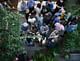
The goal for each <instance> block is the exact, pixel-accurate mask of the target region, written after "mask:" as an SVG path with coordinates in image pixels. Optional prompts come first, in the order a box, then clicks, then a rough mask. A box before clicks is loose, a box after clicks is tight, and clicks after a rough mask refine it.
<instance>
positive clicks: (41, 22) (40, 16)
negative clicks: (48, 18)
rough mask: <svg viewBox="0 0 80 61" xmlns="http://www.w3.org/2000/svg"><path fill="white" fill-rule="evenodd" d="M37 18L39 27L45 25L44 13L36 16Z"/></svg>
mask: <svg viewBox="0 0 80 61" xmlns="http://www.w3.org/2000/svg"><path fill="white" fill-rule="evenodd" d="M36 18H37V28H38V29H40V27H41V26H42V25H43V16H42V14H39V15H37V16H36Z"/></svg>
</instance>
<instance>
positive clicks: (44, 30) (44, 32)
mask: <svg viewBox="0 0 80 61" xmlns="http://www.w3.org/2000/svg"><path fill="white" fill-rule="evenodd" d="M40 33H41V35H43V37H47V36H48V33H49V27H48V25H46V24H45V23H44V24H43V25H42V26H41V27H40Z"/></svg>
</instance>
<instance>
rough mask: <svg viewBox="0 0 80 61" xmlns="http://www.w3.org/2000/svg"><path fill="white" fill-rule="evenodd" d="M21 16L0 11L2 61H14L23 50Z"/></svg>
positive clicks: (4, 10) (0, 55)
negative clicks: (20, 27)
mask: <svg viewBox="0 0 80 61" xmlns="http://www.w3.org/2000/svg"><path fill="white" fill-rule="evenodd" d="M19 25H20V24H19V15H18V14H17V13H13V12H10V11H7V10H6V9H0V60H2V61H12V59H13V58H14V57H15V55H16V54H17V53H18V52H19V51H21V50H23V47H22V45H21V42H20V39H19V35H20V31H19Z"/></svg>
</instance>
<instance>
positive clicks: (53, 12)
mask: <svg viewBox="0 0 80 61" xmlns="http://www.w3.org/2000/svg"><path fill="white" fill-rule="evenodd" d="M3 5H4V6H6V3H5V4H1V3H0V8H3ZM17 11H18V12H19V13H20V14H22V15H24V18H25V19H26V21H24V20H23V21H24V22H23V23H22V24H21V35H20V36H26V42H25V44H27V46H35V44H38V46H46V47H53V46H54V45H55V44H56V43H57V42H58V41H59V40H61V39H62V38H63V36H64V34H65V32H74V31H75V30H76V29H77V26H78V24H77V17H76V16H72V15H71V13H67V12H66V10H65V7H64V0H54V1H52V0H47V1H34V0H27V1H26V0H21V1H19V2H18V6H17Z"/></svg>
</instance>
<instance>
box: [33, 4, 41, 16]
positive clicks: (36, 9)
mask: <svg viewBox="0 0 80 61" xmlns="http://www.w3.org/2000/svg"><path fill="white" fill-rule="evenodd" d="M34 9H35V11H36V16H38V15H39V14H40V13H41V10H42V7H41V3H38V4H37V6H35V7H34Z"/></svg>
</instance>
